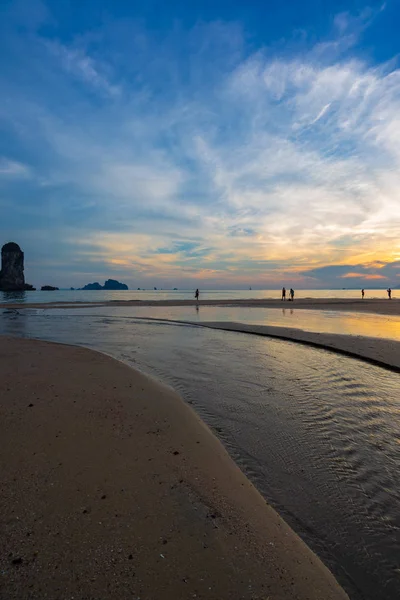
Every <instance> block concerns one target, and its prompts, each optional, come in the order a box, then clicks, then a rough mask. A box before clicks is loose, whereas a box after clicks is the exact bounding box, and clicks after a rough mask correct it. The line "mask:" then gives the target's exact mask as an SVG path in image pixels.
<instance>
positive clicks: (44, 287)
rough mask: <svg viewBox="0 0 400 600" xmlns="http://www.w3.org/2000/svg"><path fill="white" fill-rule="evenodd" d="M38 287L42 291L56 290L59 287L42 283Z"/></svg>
mask: <svg viewBox="0 0 400 600" xmlns="http://www.w3.org/2000/svg"><path fill="white" fill-rule="evenodd" d="M40 289H41V291H42V292H56V291H57V290H58V289H59V288H58V287H53V286H52V285H42V287H41V288H40Z"/></svg>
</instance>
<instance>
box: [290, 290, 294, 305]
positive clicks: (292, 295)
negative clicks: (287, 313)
mask: <svg viewBox="0 0 400 600" xmlns="http://www.w3.org/2000/svg"><path fill="white" fill-rule="evenodd" d="M290 299H291V301H292V302H293V300H294V289H293V288H290Z"/></svg>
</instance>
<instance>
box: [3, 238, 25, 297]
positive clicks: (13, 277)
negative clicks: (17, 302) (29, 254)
mask: <svg viewBox="0 0 400 600" xmlns="http://www.w3.org/2000/svg"><path fill="white" fill-rule="evenodd" d="M27 289H32V286H31V285H28V284H25V276H24V253H23V252H22V250H21V248H20V247H19V246H18V244H15V242H9V243H8V244H4V246H3V247H2V249H1V271H0V290H1V291H3V292H19V291H22V290H27Z"/></svg>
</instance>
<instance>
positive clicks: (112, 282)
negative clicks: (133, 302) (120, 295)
mask: <svg viewBox="0 0 400 600" xmlns="http://www.w3.org/2000/svg"><path fill="white" fill-rule="evenodd" d="M128 289H129V288H128V286H127V285H126V284H125V283H120V282H119V281H117V280H116V279H107V281H105V282H104V287H103V290H128Z"/></svg>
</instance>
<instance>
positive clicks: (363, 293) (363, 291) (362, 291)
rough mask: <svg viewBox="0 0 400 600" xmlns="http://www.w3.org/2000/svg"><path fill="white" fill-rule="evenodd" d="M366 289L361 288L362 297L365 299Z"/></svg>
mask: <svg viewBox="0 0 400 600" xmlns="http://www.w3.org/2000/svg"><path fill="white" fill-rule="evenodd" d="M364 296H365V290H361V298H362V299H363V300H364Z"/></svg>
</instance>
